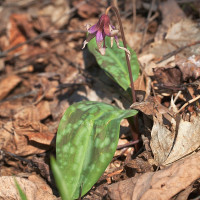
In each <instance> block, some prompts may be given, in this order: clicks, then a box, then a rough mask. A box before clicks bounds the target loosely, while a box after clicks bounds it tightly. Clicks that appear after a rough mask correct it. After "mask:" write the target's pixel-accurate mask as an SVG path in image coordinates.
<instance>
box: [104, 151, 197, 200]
mask: <svg viewBox="0 0 200 200" xmlns="http://www.w3.org/2000/svg"><path fill="white" fill-rule="evenodd" d="M199 159H200V152H197V153H196V154H193V155H191V156H190V157H188V158H185V159H184V160H181V161H178V162H176V163H174V164H172V165H171V166H170V167H167V168H165V169H163V170H160V171H157V172H148V173H145V174H143V175H141V176H136V177H134V178H130V179H127V180H125V181H121V182H118V183H115V184H112V185H110V186H108V187H107V188H108V193H109V196H110V198H111V199H112V200H118V199H121V200H155V199H156V200H169V199H170V198H172V197H173V196H174V195H176V194H178V193H179V192H181V191H182V190H184V189H185V188H187V187H188V186H190V185H191V184H192V183H193V182H194V181H195V180H197V179H199V178H200V165H199Z"/></svg>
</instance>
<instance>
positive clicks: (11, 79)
mask: <svg viewBox="0 0 200 200" xmlns="http://www.w3.org/2000/svg"><path fill="white" fill-rule="evenodd" d="M20 82H21V78H20V77H19V76H16V75H10V76H7V77H6V78H4V79H2V80H1V81H0V100H2V99H4V98H5V97H6V96H7V95H8V94H9V92H10V91H11V90H12V89H14V88H15V87H16V86H17V85H18V84H19V83H20Z"/></svg>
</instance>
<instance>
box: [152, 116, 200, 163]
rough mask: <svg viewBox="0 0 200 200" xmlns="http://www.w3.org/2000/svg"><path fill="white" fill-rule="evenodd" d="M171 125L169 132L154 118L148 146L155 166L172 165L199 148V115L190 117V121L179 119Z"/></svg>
mask: <svg viewBox="0 0 200 200" xmlns="http://www.w3.org/2000/svg"><path fill="white" fill-rule="evenodd" d="M172 119H173V118H172ZM171 123H172V127H171V128H170V129H171V130H170V129H169V128H167V126H165V125H164V124H163V122H162V123H160V122H158V120H156V118H154V125H153V128H152V131H151V141H150V146H151V149H152V152H153V155H154V159H155V161H156V163H157V165H167V164H169V163H172V162H174V161H176V160H178V159H181V158H183V157H184V156H186V155H188V154H190V153H192V152H193V151H195V150H196V149H197V148H198V147H199V146H200V135H199V130H200V115H198V116H192V117H191V120H190V121H184V120H183V119H182V118H181V119H180V122H179V123H178V122H177V121H176V122H175V121H171ZM177 123H178V124H177ZM174 142H175V143H174ZM172 147H173V149H172ZM169 153H170V154H169Z"/></svg>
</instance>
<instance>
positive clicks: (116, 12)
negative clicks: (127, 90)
mask: <svg viewBox="0 0 200 200" xmlns="http://www.w3.org/2000/svg"><path fill="white" fill-rule="evenodd" d="M110 9H112V10H113V11H114V12H115V14H116V17H117V20H118V23H119V28H120V32H121V36H122V42H123V45H124V47H125V48H126V49H127V45H126V38H125V34H124V29H123V26H122V21H121V18H120V15H119V11H118V9H117V8H116V7H115V6H109V7H108V8H107V9H106V15H108V12H109V10H110ZM125 55H126V63H127V66H128V73H129V79H130V82H131V93H132V98H133V103H135V102H136V95H135V89H134V83H133V76H132V71H131V64H130V60H129V57H128V53H127V52H126V51H125Z"/></svg>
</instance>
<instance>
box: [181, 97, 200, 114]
mask: <svg viewBox="0 0 200 200" xmlns="http://www.w3.org/2000/svg"><path fill="white" fill-rule="evenodd" d="M198 99H200V95H198V96H197V97H195V98H194V99H191V100H189V101H188V102H187V103H185V104H184V105H183V106H182V107H181V108H180V109H179V110H178V113H180V112H181V111H182V110H183V109H184V108H185V107H186V106H187V105H189V104H191V103H193V102H195V101H197V100H198Z"/></svg>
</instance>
